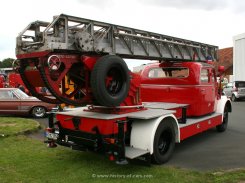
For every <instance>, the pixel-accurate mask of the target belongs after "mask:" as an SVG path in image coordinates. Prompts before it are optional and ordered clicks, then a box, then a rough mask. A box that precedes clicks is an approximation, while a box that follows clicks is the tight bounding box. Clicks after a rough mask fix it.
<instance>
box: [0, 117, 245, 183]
mask: <svg viewBox="0 0 245 183" xmlns="http://www.w3.org/2000/svg"><path fill="white" fill-rule="evenodd" d="M2 119H4V120H2ZM10 119H11V118H6V119H5V118H0V121H1V122H0V124H1V126H2V127H0V131H1V130H2V131H3V132H4V133H5V134H8V135H9V136H8V138H0V183H13V182H18V183H22V182H23V183H25V182H27V183H39V182H40V183H43V182H47V183H52V182H54V183H66V182H68V183H69V182H74V183H77V182H88V183H89V182H129V181H130V182H133V183H137V182H140V183H142V182H154V183H155V182H156V183H158V182H159V183H163V182H167V183H169V182H171V183H172V182H173V183H175V182H176V183H179V182H181V183H185V182H186V183H192V182H194V183H199V182H200V183H203V182H205V183H209V182H210V183H212V182H215V183H225V182H227V183H233V182H234V183H237V182H242V181H243V180H245V169H244V170H236V171H228V172H225V171H220V172H216V173H214V172H206V173H203V172H198V171H190V170H185V169H180V168H175V167H169V166H155V165H153V166H151V167H145V166H142V165H136V164H129V165H125V166H119V165H116V164H115V163H114V162H110V161H109V160H108V159H107V158H106V157H105V156H102V155H97V154H93V153H86V152H79V151H73V150H71V149H69V148H64V147H60V146H59V147H58V148H54V149H48V148H47V147H46V146H45V144H43V143H42V142H41V141H40V140H35V139H31V138H29V137H26V136H24V135H16V134H23V132H24V131H26V130H27V129H28V130H29V131H30V130H33V129H36V127H37V125H36V123H33V121H32V120H26V119H20V118H15V119H11V120H10ZM10 121H12V122H10ZM19 121H22V122H19ZM27 121H28V122H27ZM23 122H25V123H23ZM17 123H18V124H17ZM27 123H28V124H29V125H30V126H31V127H27V126H26V124H27ZM3 124H4V125H3ZM20 124H22V125H23V126H22V125H20ZM18 125H20V126H22V127H20V126H19V127H18V128H17V127H16V126H18ZM3 126H4V127H3ZM20 129H22V130H23V131H21V130H20ZM13 134H15V135H13Z"/></svg>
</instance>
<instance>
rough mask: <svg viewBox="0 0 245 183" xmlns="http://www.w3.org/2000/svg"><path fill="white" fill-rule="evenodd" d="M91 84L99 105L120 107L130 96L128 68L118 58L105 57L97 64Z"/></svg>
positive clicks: (112, 56) (113, 56) (92, 74)
mask: <svg viewBox="0 0 245 183" xmlns="http://www.w3.org/2000/svg"><path fill="white" fill-rule="evenodd" d="M90 82H91V88H92V92H93V96H94V98H95V100H96V102H97V103H98V104H99V105H102V106H108V107H114V106H119V105H120V103H122V102H123V101H124V99H125V98H126V97H127V95H128V90H129V84H130V78H129V69H128V66H127V65H126V63H125V62H124V60H123V59H122V58H120V57H118V56H115V55H106V56H103V57H101V58H100V59H99V60H98V61H97V62H96V63H95V66H94V68H93V70H92V73H91V80H90Z"/></svg>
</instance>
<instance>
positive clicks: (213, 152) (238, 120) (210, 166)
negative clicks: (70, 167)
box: [31, 101, 245, 171]
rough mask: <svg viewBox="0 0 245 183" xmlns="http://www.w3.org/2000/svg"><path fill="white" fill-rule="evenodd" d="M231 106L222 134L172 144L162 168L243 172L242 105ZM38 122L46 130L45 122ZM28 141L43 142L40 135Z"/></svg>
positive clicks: (244, 133) (244, 106)
mask: <svg viewBox="0 0 245 183" xmlns="http://www.w3.org/2000/svg"><path fill="white" fill-rule="evenodd" d="M232 104H233V106H232V107H233V109H232V110H233V111H232V113H229V124H228V128H227V130H226V131H225V132H223V133H219V132H217V131H216V130H215V129H210V130H208V131H206V132H203V133H201V134H199V135H196V136H193V137H191V138H189V139H186V140H184V141H182V142H181V143H180V144H176V147H175V151H174V154H173V157H172V158H171V159H170V161H169V162H168V163H166V164H165V165H167V166H175V167H180V168H186V169H192V170H201V171H209V170H210V171H211V170H212V171H213V170H217V171H218V170H220V169H222V170H226V169H237V168H245V101H240V102H233V103H232ZM38 121H39V122H40V123H41V125H42V126H47V121H48V119H47V118H45V119H38ZM31 137H33V138H38V139H43V132H41V131H40V133H39V134H33V135H31ZM165 165H163V166H165Z"/></svg>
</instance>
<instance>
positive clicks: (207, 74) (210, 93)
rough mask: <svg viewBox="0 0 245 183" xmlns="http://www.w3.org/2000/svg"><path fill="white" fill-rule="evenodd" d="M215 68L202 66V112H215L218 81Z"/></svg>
mask: <svg viewBox="0 0 245 183" xmlns="http://www.w3.org/2000/svg"><path fill="white" fill-rule="evenodd" d="M214 77H215V76H214V70H213V68H208V67H207V68H205V67H204V68H202V69H201V77H200V92H201V100H200V102H201V109H200V114H203V115H205V114H208V113H212V112H214V107H215V100H216V97H215V96H216V83H215V78H214Z"/></svg>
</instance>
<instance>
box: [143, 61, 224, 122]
mask: <svg viewBox="0 0 245 183" xmlns="http://www.w3.org/2000/svg"><path fill="white" fill-rule="evenodd" d="M140 75H141V97H142V101H143V102H172V103H181V104H183V103H184V104H187V105H188V108H187V116H188V117H192V116H193V117H194V116H203V115H206V114H210V113H213V112H214V111H215V110H216V107H217V99H218V97H220V96H219V95H218V85H217V82H216V74H215V69H214V67H213V66H212V65H211V64H207V63H204V62H167V63H154V64H149V65H145V67H143V69H142V70H141V71H140Z"/></svg>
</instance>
